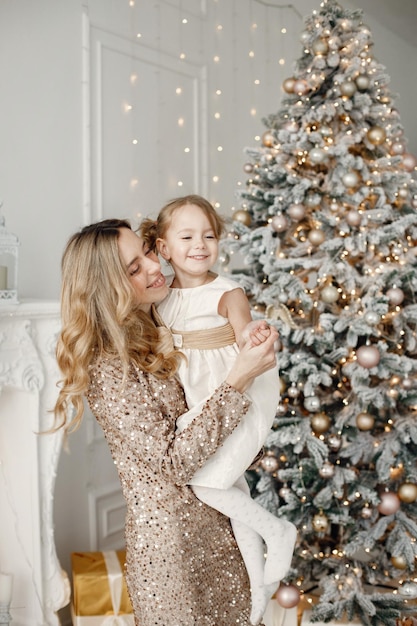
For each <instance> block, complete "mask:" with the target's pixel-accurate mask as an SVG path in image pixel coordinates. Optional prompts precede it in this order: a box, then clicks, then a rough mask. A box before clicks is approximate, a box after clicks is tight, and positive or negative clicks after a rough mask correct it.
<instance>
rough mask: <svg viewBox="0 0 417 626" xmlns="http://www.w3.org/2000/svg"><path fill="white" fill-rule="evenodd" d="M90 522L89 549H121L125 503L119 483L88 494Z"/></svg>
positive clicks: (93, 490) (122, 544)
mask: <svg viewBox="0 0 417 626" xmlns="http://www.w3.org/2000/svg"><path fill="white" fill-rule="evenodd" d="M88 506H89V520H90V549H91V550H93V551H95V550H118V549H120V548H123V546H124V543H125V540H124V523H125V514H126V503H125V500H124V498H123V494H122V491H121V488H120V483H119V482H118V481H117V482H113V483H109V484H107V485H105V486H103V487H99V488H97V489H92V490H91V491H90V492H89V494H88Z"/></svg>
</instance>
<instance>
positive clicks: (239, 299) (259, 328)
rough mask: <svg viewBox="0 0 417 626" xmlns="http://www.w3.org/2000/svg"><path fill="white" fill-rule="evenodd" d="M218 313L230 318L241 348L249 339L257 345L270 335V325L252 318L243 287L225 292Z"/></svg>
mask: <svg viewBox="0 0 417 626" xmlns="http://www.w3.org/2000/svg"><path fill="white" fill-rule="evenodd" d="M218 313H219V315H222V316H223V317H226V318H227V319H228V320H229V323H230V324H231V326H232V328H233V330H234V332H235V337H236V343H237V345H238V346H239V349H240V350H241V349H242V347H243V346H244V345H245V343H247V341H249V340H250V341H251V343H252V344H253V345H255V346H257V345H259V344H260V343H263V342H264V341H265V339H266V337H268V336H269V332H270V330H269V326H268V324H267V323H266V322H265V321H264V320H257V321H253V320H252V316H251V312H250V306H249V301H248V299H247V297H246V294H245V292H244V291H243V289H239V288H237V289H233V290H232V291H227V292H226V293H224V294H223V295H222V297H221V298H220V302H219V306H218Z"/></svg>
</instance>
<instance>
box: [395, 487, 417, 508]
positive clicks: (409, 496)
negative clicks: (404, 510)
mask: <svg viewBox="0 0 417 626" xmlns="http://www.w3.org/2000/svg"><path fill="white" fill-rule="evenodd" d="M398 497H399V499H400V500H401V502H405V503H407V504H411V502H415V501H416V500H417V485H415V484H414V483H403V484H402V485H400V486H399V488H398Z"/></svg>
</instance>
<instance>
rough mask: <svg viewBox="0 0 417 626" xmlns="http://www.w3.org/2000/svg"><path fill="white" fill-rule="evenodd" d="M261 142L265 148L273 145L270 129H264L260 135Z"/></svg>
mask: <svg viewBox="0 0 417 626" xmlns="http://www.w3.org/2000/svg"><path fill="white" fill-rule="evenodd" d="M262 143H263V145H264V146H266V147H267V148H273V146H274V145H275V137H274V135H273V133H272V132H271V131H270V130H266V131H265V132H264V134H263V135H262Z"/></svg>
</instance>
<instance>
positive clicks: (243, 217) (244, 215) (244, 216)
mask: <svg viewBox="0 0 417 626" xmlns="http://www.w3.org/2000/svg"><path fill="white" fill-rule="evenodd" d="M233 219H234V220H235V222H241V223H242V224H244V225H245V226H250V224H251V221H252V219H251V216H250V213H249V212H248V211H243V210H242V209H240V210H239V211H235V212H234V213H233Z"/></svg>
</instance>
